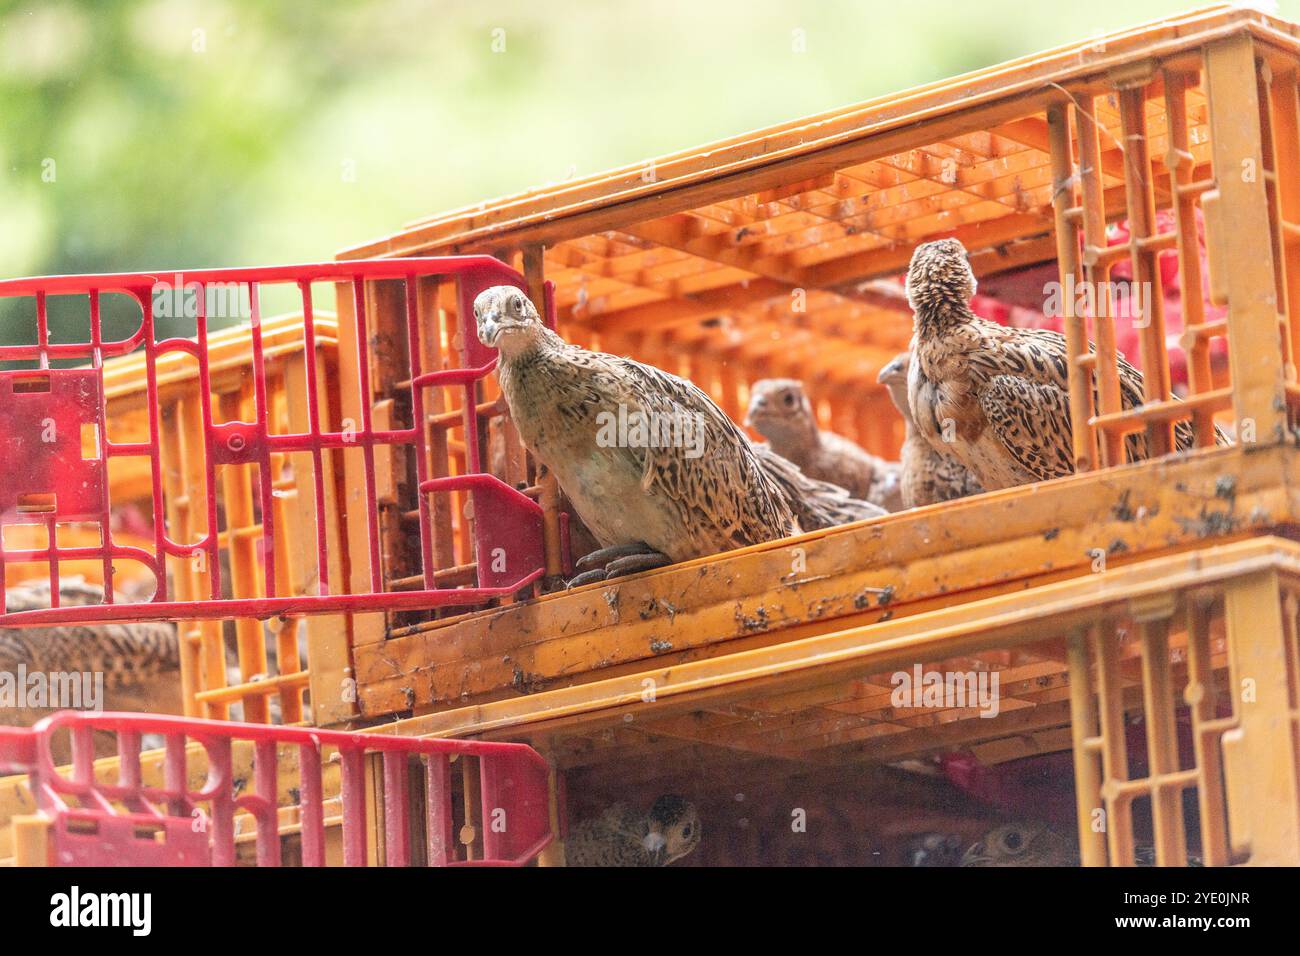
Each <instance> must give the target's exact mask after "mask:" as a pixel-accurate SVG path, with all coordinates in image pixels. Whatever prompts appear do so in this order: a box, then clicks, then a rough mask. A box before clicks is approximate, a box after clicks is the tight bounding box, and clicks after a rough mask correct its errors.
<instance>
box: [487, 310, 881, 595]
mask: <svg viewBox="0 0 1300 956" xmlns="http://www.w3.org/2000/svg"><path fill="white" fill-rule="evenodd" d="M474 315H475V319H476V321H477V326H478V336H479V339H480V340H481V341H482V342H483V343H484V344H485V345H488V346H491V347H493V348H496V349H497V351H498V353H499V364H498V366H497V376H498V379H499V380H500V383H501V393H502V395H504V396H505V399H506V402H507V403H508V404H509V406H510V412H511V416H512V418H513V419H514V421H515V425H516V427H517V428H518V429H519V435H520V438H521V439H522V440H523V442H524V444H525V446H527V448H528V450H529V451H530V452H532V453H533V455H534V456H535V457H536V458H537V459H538V460H539V461H541V462H542V463H544V464H545V465H546V466H547V467H548V468H550V469H551V470H552V472H553V473H554V474H555V477H556V479H557V481H558V482H559V484H560V487H561V488H562V489H563V490H564V492H565V494H566V495H567V496H568V498H569V500H570V502H572V504H573V507H574V510H575V511H576V512H577V514H578V517H579V518H581V519H582V521H583V523H584V524H585V525H586V526H587V528H588V529H590V531H591V533H592V534H593V535H594V537H595V538H596V540H597V541H598V542H599V543H600V545H601V550H599V551H597V552H595V553H594V554H592V555H588V556H587V557H586V558H584V559H582V560H581V561H579V562H578V569H579V570H583V571H587V570H588V569H591V570H590V571H589V573H585V574H582V575H579V576H578V578H575V579H574V581H573V582H570V583H571V584H585V583H587V582H588V581H591V580H600V579H603V578H606V577H614V576H617V575H619V574H626V573H629V572H631V571H638V570H645V569H647V568H652V567H658V566H660V565H664V564H669V563H673V562H677V561H686V560H689V559H691V558H698V557H705V556H707V555H711V554H716V553H718V552H720V551H727V550H730V549H732V548H739V547H744V546H746V545H751V544H759V543H761V542H764V541H771V540H773V539H776V538H782V537H786V536H787V535H791V534H797V533H800V532H802V531H811V530H815V529H817V528H821V527H827V526H829V525H832V524H840V523H844V522H846V521H853V520H858V519H861V518H870V517H875V516H877V515H880V514H883V512H882V511H881V510H880V509H879V508H876V507H875V506H873V505H871V504H869V503H867V502H862V501H856V500H854V499H852V498H851V497H850V496H849V495H848V493H847V492H845V491H844V490H843V489H840V488H837V487H835V486H833V485H829V484H827V483H825V482H817V481H814V480H812V479H810V478H807V477H806V476H804V475H802V474H801V473H800V472H799V471H798V469H797V468H795V467H794V466H793V465H791V464H790V463H789V462H784V461H782V460H780V459H779V458H778V457H777V456H775V455H774V454H772V453H771V452H770V451H760V450H758V449H756V448H755V447H754V446H753V445H752V444H751V443H750V441H749V439H748V438H746V437H745V435H744V434H743V433H742V432H741V431H740V429H738V428H737V427H736V426H735V424H734V423H733V422H732V421H731V419H729V418H728V417H727V415H726V413H724V412H723V411H722V410H721V409H720V408H718V406H717V405H715V404H714V403H713V401H712V400H711V399H710V398H709V397H708V396H707V395H705V394H704V393H703V392H702V391H700V389H698V388H696V387H695V386H694V385H692V384H691V383H690V382H688V381H686V380H685V379H682V378H678V377H677V376H676V375H670V374H669V373H667V372H664V371H662V370H660V369H657V368H654V367H653V366H649V365H642V364H641V363H640V362H634V361H632V360H631V359H626V358H619V357H617V356H614V355H607V354H604V353H600V352H589V351H587V350H586V349H583V348H580V347H578V346H576V345H571V344H569V343H567V342H565V341H564V340H563V339H561V338H560V337H559V336H558V335H556V334H555V333H554V332H552V331H551V330H549V329H548V328H546V326H545V325H543V324H542V321H541V319H540V318H539V316H538V314H537V310H536V308H535V307H534V306H533V304H532V302H530V301H529V300H528V297H527V296H525V295H524V294H523V293H522V292H520V291H519V290H518V289H515V288H513V287H511V286H496V287H494V288H491V289H487V290H485V291H484V292H482V293H480V294H479V296H478V298H477V299H476V300H475V302H474Z"/></svg>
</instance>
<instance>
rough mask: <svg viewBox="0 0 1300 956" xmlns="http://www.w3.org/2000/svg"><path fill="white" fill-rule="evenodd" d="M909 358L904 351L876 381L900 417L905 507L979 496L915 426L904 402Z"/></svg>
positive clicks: (971, 480) (969, 478)
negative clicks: (901, 421) (903, 433)
mask: <svg viewBox="0 0 1300 956" xmlns="http://www.w3.org/2000/svg"><path fill="white" fill-rule="evenodd" d="M911 363H912V356H911V353H909V352H904V353H903V354H902V355H899V356H897V357H896V358H895V359H894V360H893V361H892V362H890V363H889V364H888V365H886V366H885V367H884V368H882V369H881V370H880V375H879V376H878V378H877V380H878V381H879V382H880V384H882V385H884V386H885V388H886V389H887V390H888V391H889V398H890V400H891V401H892V402H893V403H894V407H895V408H897V409H898V413H899V414H900V415H902V416H903V426H904V428H905V429H906V432H905V437H904V439H903V453H902V456H901V457H902V459H903V461H902V466H903V467H902V480H901V482H900V485H901V488H902V493H903V506H904V507H905V508H919V507H921V506H922V505H932V504H934V503H936V502H939V501H952V500H953V499H954V498H964V497H966V496H967V495H978V494H979V493H980V492H982V491H983V490H984V489H983V488H981V487H980V483H979V482H978V481H976V480H975V476H974V475H972V474H971V473H970V471H968V470H967V468H966V466H965V465H963V464H962V463H961V462H959V461H958V460H957V459H956V458H954V457H952V455H949V454H945V453H944V452H941V451H939V450H938V449H937V448H935V447H934V446H933V445H931V444H930V443H929V442H928V441H926V440H925V438H924V437H923V436H922V435H921V432H920V430H919V429H918V428H917V427H916V419H914V418H913V417H912V408H911V406H910V405H908V403H907V373H908V368H909V367H910V366H911Z"/></svg>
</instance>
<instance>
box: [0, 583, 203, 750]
mask: <svg viewBox="0 0 1300 956" xmlns="http://www.w3.org/2000/svg"><path fill="white" fill-rule="evenodd" d="M103 600H104V592H103V589H102V588H100V587H99V586H98V585H94V584H87V583H85V582H83V581H82V580H80V579H65V580H63V581H62V582H61V584H60V587H59V603H60V604H61V605H63V606H65V607H71V606H74V605H85V604H100V603H102V602H103ZM5 601H6V604H7V606H8V610H9V611H11V612H18V611H30V610H34V609H36V608H44V607H49V606H50V586H49V583H48V582H45V581H42V582H39V583H36V584H20V585H16V586H14V587H11V588H8V589H7V590H6V591H5ZM20 668H21V669H22V671H23V672H25V673H26V674H28V675H35V674H42V675H44V676H45V679H46V680H47V681H48V680H50V679H51V678H50V675H53V674H60V675H68V674H90V675H103V685H102V688H103V694H104V697H103V699H102V700H98V701H86V700H83V701H81V702H80V706H82V707H89V706H98V707H99V708H100V709H102V710H121V711H147V712H150V713H172V714H178V713H180V712H181V710H182V707H181V693H180V691H181V686H180V649H179V646H178V642H177V638H176V625H174V624H171V623H167V622H160V623H141V622H126V621H121V622H117V621H115V622H109V623H103V624H60V625H56V626H54V627H3V628H0V673H7V674H11V675H13V674H17V673H19V672H20ZM64 679H66V678H64ZM19 691H20V692H21V691H22V688H19ZM93 692H94V691H93V690H92V693H93ZM16 703H17V709H16V710H12V711H9V712H8V715H7V716H6V717H5V718H4V719H3V720H0V723H7V724H14V725H16V726H20V727H25V726H30V725H31V724H34V723H36V721H37V720H39V719H40V718H42V717H46V716H48V715H49V714H51V713H53V712H54V711H55V710H58V709H59V707H60V705H62V706H72V705H70V704H68V702H67V701H62V702H60V701H57V700H54V699H49V700H46V701H44V702H42V701H39V700H25V699H24V700H19V701H16ZM42 704H44V705H46V706H42ZM110 744H111V740H109V739H108V738H107V737H105V738H104V739H99V738H97V739H96V751H97V754H98V755H101V756H102V755H105V754H108V753H111V752H112V748H111V747H110V746H109V745H110ZM55 751H56V752H55V754H54V756H55V759H56V761H64V760H67V759H68V758H69V756H70V755H69V752H68V750H67V745H66V743H65V742H64V741H62V740H59V741H56V746H55Z"/></svg>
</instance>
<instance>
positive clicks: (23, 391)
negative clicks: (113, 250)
mask: <svg viewBox="0 0 1300 956" xmlns="http://www.w3.org/2000/svg"><path fill="white" fill-rule="evenodd" d="M178 275H180V276H182V277H183V280H184V283H185V288H187V289H193V290H195V293H196V306H197V312H198V314H197V317H196V318H195V320H194V321H195V326H196V330H197V331H196V336H195V337H194V338H193V339H189V338H175V337H172V338H162V339H159V338H158V336H157V335H156V334H155V316H154V301H153V293H154V290H155V287H156V286H157V284H158V283H159V281H160V280H161V281H163V282H167V281H169V280H170V279H171V278H172V276H171V274H165V273H159V274H149V273H124V274H113V275H85V276H54V277H43V278H31V279H13V280H8V281H2V282H0V299H5V298H15V297H32V298H34V299H35V313H36V318H35V329H34V331H33V334H32V336H31V337H32V339H33V340H34V341H33V342H31V343H30V344H23V345H8V346H0V362H7V363H9V364H15V363H17V364H22V365H24V366H26V367H24V368H20V369H8V370H0V524H3V525H15V524H17V525H37V526H43V527H44V528H45V533H46V535H47V540H46V541H45V542H44V546H38V547H27V548H23V549H14V548H10V549H7V550H6V548H5V546H4V541H3V537H2V536H0V602H3V600H4V599H3V590H4V585H5V571H6V568H8V567H9V566H11V565H14V564H24V565H27V566H28V567H31V566H32V565H34V564H40V565H44V564H48V566H49V573H48V578H49V581H50V584H51V592H52V596H53V606H52V607H50V608H45V609H39V610H32V611H25V612H22V613H21V614H16V613H4V611H5V607H4V604H3V603H0V626H6V625H9V626H20V625H22V626H33V625H51V624H56V623H71V622H89V621H105V620H159V619H178V620H179V619H198V618H262V619H266V618H271V617H275V616H285V615H299V614H311V613H337V612H363V611H399V610H406V609H422V608H434V607H442V606H451V605H474V604H482V603H484V602H486V601H489V600H491V599H493V598H497V597H502V596H505V595H510V594H514V593H516V592H518V591H519V590H521V589H522V588H525V587H527V586H528V585H529V584H531V583H532V582H534V581H536V580H537V579H538V578H539V577H541V575H542V574H543V572H544V569H545V555H544V547H543V543H542V534H543V532H542V512H541V508H540V507H539V506H538V504H537V503H536V502H535V501H534V500H532V499H531V498H529V497H528V496H527V495H524V494H522V493H521V492H519V491H518V490H516V489H515V488H513V487H511V486H510V485H508V484H506V483H505V482H503V481H501V480H499V479H498V478H496V477H494V476H493V475H491V474H488V473H487V468H486V467H485V465H484V460H483V459H484V450H483V449H481V448H480V447H479V446H480V442H479V435H478V419H477V415H478V412H477V411H476V410H475V407H476V401H475V391H476V387H477V386H478V383H479V382H480V381H482V380H483V379H484V378H485V377H486V376H487V375H489V374H490V373H491V372H492V370H493V369H494V368H495V365H496V356H495V352H494V351H493V350H491V349H488V348H487V347H486V346H483V345H482V344H481V343H480V342H479V341H478V338H477V335H476V330H475V328H474V316H473V301H474V298H475V297H476V296H477V295H478V293H479V292H480V291H482V290H483V289H485V288H487V287H489V286H493V285H502V284H505V285H515V286H518V287H521V288H522V287H523V284H524V283H523V279H522V277H521V276H520V275H519V273H517V272H516V271H515V270H513V269H511V268H509V267H508V266H506V265H504V264H502V263H501V262H499V261H498V260H496V259H493V258H491V257H488V256H454V257H443V258H409V259H380V260H363V261H352V262H336V263H323V264H316V265H302V266H272V267H263V268H250V269H209V270H196V271H190V272H184V273H179V274H178ZM426 279H436V280H438V281H443V282H448V283H455V287H456V296H457V303H458V308H457V316H458V322H459V327H458V329H457V330H456V331H457V335H458V344H457V348H458V349H459V351H460V354H461V359H462V367H459V368H440V369H424V368H421V367H420V361H421V359H420V356H421V348H420V338H421V335H422V334H423V335H430V334H437V330H438V323H437V320H436V317H433V316H426V315H422V314H421V311H422V305H421V301H420V298H419V295H418V293H417V283H418V282H419V281H420V280H426ZM385 280H387V281H392V280H400V281H402V282H403V283H404V284H405V311H406V328H405V333H406V339H407V341H406V347H407V353H408V355H409V356H410V357H411V359H410V370H409V371H410V375H409V379H408V380H407V382H406V383H405V385H404V386H403V387H402V389H401V390H402V391H403V393H404V394H405V396H406V397H407V398H408V399H409V403H410V408H411V419H412V421H413V423H414V424H413V425H412V427H397V428H388V429H382V428H377V427H375V425H374V422H373V420H372V415H373V410H372V407H371V404H370V401H369V400H365V399H364V397H365V396H366V395H368V386H369V377H370V368H369V366H370V355H369V350H370V348H371V346H370V345H369V344H368V338H369V335H368V333H367V332H366V331H365V330H367V329H368V328H369V326H368V324H367V298H366V284H367V283H373V282H378V281H385ZM314 282H317V283H319V282H329V283H336V284H343V285H344V286H345V287H346V286H347V285H350V286H351V292H352V300H353V303H354V307H355V311H356V321H357V326H358V329H360V330H363V334H359V335H358V336H357V368H356V374H357V378H358V381H359V382H360V386H361V388H360V390H361V397H359V399H358V401H359V407H360V418H361V421H360V423H359V427H357V428H355V429H342V430H331V429H329V428H327V427H325V426H324V425H323V424H322V422H321V420H320V411H319V409H318V408H317V402H316V400H315V398H316V396H318V395H320V394H321V391H320V390H321V389H328V387H329V386H330V385H331V384H332V383H320V382H318V381H317V380H316V378H317V373H316V369H315V365H314V364H313V363H312V362H310V361H309V362H307V363H306V370H307V372H306V374H307V388H308V395H310V396H312V399H313V400H311V401H309V402H308V410H309V419H310V427H309V428H308V429H307V430H305V431H301V432H298V433H293V434H276V433H272V431H271V430H270V429H269V428H268V425H267V381H266V371H265V368H264V360H263V353H262V338H261V333H260V330H261V319H260V315H259V296H258V291H259V288H260V287H262V286H265V285H272V284H287V285H290V286H296V287H297V290H298V293H299V295H300V297H301V302H302V316H303V342H304V347H305V351H306V354H308V355H311V354H313V353H314V348H315V346H314V321H313V317H312V302H311V294H310V293H311V285H312V283H314ZM218 283H219V284H221V286H220V287H221V288H224V289H229V288H230V287H231V286H232V285H233V287H234V288H236V289H237V290H240V291H241V292H243V291H246V292H247V295H248V299H249V308H250V312H251V316H250V322H251V327H250V329H249V332H250V339H251V348H252V358H253V361H252V363H251V369H252V376H253V382H252V386H253V388H252V391H253V395H254V397H255V409H256V414H255V416H254V419H255V420H253V421H248V422H244V421H227V422H218V421H214V420H213V410H212V409H211V408H210V407H208V406H207V404H206V403H205V407H204V414H203V435H202V442H201V448H200V449H198V451H199V452H201V454H202V456H203V463H202V464H203V471H204V474H205V475H206V487H204V488H186V489H185V493H186V494H187V495H189V496H197V497H199V498H200V500H201V501H202V502H203V503H204V504H206V512H207V523H206V528H207V531H206V533H205V534H204V536H203V537H202V538H200V539H199V540H197V541H177V540H174V538H172V537H171V536H169V534H168V531H167V527H166V521H165V515H166V513H167V511H166V502H165V500H164V498H165V490H164V482H163V479H162V469H163V467H164V465H163V461H162V454H161V452H160V449H159V434H160V425H159V408H158V395H157V392H158V387H157V381H156V378H157V375H156V363H157V361H158V359H159V357H161V356H163V355H166V354H168V353H184V354H186V355H189V356H192V357H193V359H194V360H195V361H196V362H197V367H198V377H199V382H200V388H201V389H202V391H203V393H204V394H206V393H207V392H208V390H209V385H208V381H209V380H208V351H207V348H208V317H207V315H206V305H207V301H206V299H207V293H208V290H209V289H210V288H214V287H217V284H218ZM112 293H124V294H125V295H127V296H129V297H130V298H131V299H133V300H134V301H135V303H136V304H137V305H138V306H139V308H140V313H141V315H140V327H139V329H138V330H136V331H135V332H134V333H133V334H132V335H130V336H129V337H127V338H125V339H120V340H113V341H105V340H104V335H103V322H102V316H101V308H102V304H101V300H102V298H103V296H104V295H106V294H112ZM51 296H81V297H85V299H86V301H87V303H88V308H87V313H86V325H85V335H84V339H85V341H81V342H55V341H52V340H51V334H50V328H49V319H48V300H49V298H50V297H51ZM548 306H549V303H548ZM547 311H548V318H549V319H550V320H551V321H552V322H553V315H552V314H553V308H549V307H548V310H547ZM135 351H141V352H143V354H144V356H145V367H146V377H147V385H148V387H147V395H146V402H147V406H148V412H149V432H150V439H151V440H149V441H133V442H126V443H117V442H113V441H111V440H110V439H109V430H108V427H107V424H106V411H105V397H104V384H103V362H104V360H105V359H108V358H111V357H114V356H118V355H126V354H128V353H131V352H135ZM69 361H76V362H83V363H85V365H86V367H82V368H53V367H51V363H52V362H64V363H66V362H69ZM434 388H452V389H463V390H464V396H465V399H464V401H463V402H462V404H461V409H462V413H463V414H462V417H463V422H464V432H465V445H466V456H465V457H466V461H465V469H464V471H465V473H464V474H458V475H453V476H450V477H446V476H444V477H431V476H430V475H429V464H428V461H429V456H428V435H427V433H426V431H425V428H423V427H421V423H422V422H424V421H425V420H426V417H425V411H424V409H425V395H426V392H427V391H428V390H429V389H434ZM86 428H89V429H92V430H93V431H94V433H95V435H96V438H97V441H96V442H95V447H94V450H93V451H92V452H91V453H90V454H87V453H86V451H85V448H84V439H83V429H86ZM384 446H406V447H409V448H410V449H411V451H412V452H413V453H414V458H415V462H416V469H417V480H416V483H415V486H416V488H417V489H418V524H419V554H420V557H421V558H422V562H423V567H422V577H423V586H422V587H419V588H416V589H402V590H387V589H386V588H385V582H384V576H383V573H382V570H381V563H382V560H383V559H382V557H381V529H380V523H379V519H378V513H377V508H378V502H377V498H376V462H375V453H376V449H378V448H381V447H384ZM348 448H359V449H361V452H362V454H363V458H364V488H363V489H361V491H363V492H364V497H363V498H362V499H361V500H362V501H363V502H364V505H365V508H366V516H365V518H364V524H365V528H366V532H367V535H366V540H367V547H366V549H365V552H364V553H360V554H358V553H354V552H355V551H356V550H357V549H355V548H354V549H352V552H350V553H349V558H350V560H351V562H352V563H353V564H354V565H355V564H357V563H358V562H362V567H363V568H365V567H366V566H367V564H368V571H369V573H368V575H365V574H363V575H361V576H360V577H362V578H364V579H365V580H366V581H367V582H368V585H369V586H368V588H365V589H364V590H362V589H361V588H358V587H355V586H354V587H353V588H352V589H351V590H350V591H349V592H348V593H343V592H344V591H348V588H347V586H346V582H337V581H331V580H330V575H329V564H330V562H329V555H328V553H327V552H328V545H327V540H328V536H327V532H326V524H327V521H332V520H334V516H333V515H329V516H327V514H326V492H325V488H324V486H323V480H324V479H323V473H324V469H323V467H322V458H323V456H326V455H331V454H335V453H336V452H335V450H338V449H348ZM290 453H297V454H299V455H304V454H305V455H309V456H310V458H311V460H312V461H313V464H314V467H313V469H312V472H313V473H312V476H311V479H310V480H311V481H312V482H314V489H312V488H311V485H310V484H308V485H307V486H306V488H305V490H304V493H305V494H308V495H310V494H312V492H313V491H314V498H315V517H316V522H315V523H316V541H315V548H314V551H315V554H316V560H317V568H318V574H317V581H316V593H314V594H284V593H277V590H276V587H277V584H276V572H275V561H276V553H277V552H276V541H277V535H278V534H280V533H281V532H280V529H279V528H277V527H276V525H275V522H274V520H272V519H273V515H274V509H273V508H272V506H271V501H272V496H273V494H274V489H273V484H274V476H273V475H272V474H271V471H272V467H271V455H272V454H277V455H281V456H283V455H285V454H290ZM130 457H136V458H143V459H145V460H146V461H147V462H148V467H149V469H150V471H151V474H152V489H153V490H152V502H151V505H152V515H151V517H152V535H153V547H152V549H147V548H142V547H139V546H127V545H124V544H119V543H116V542H115V541H114V539H113V528H112V521H111V520H110V519H111V516H112V513H113V507H114V504H115V503H114V502H113V501H112V500H110V499H111V494H110V490H109V488H110V485H109V482H108V479H107V469H108V464H109V462H110V460H113V459H119V458H130ZM231 465H233V466H240V465H256V466H257V473H258V476H259V477H258V487H256V488H255V497H256V498H257V501H258V507H259V509H260V513H261V515H262V516H263V520H262V521H261V531H260V542H259V544H260V554H261V565H262V566H261V578H262V581H261V596H259V597H256V598H252V597H238V598H233V597H224V596H223V590H222V580H221V578H222V573H221V561H220V553H219V547H220V546H219V535H220V532H219V528H218V503H217V498H218V494H217V481H216V469H217V468H218V467H221V466H231ZM451 492H463V493H465V494H466V495H467V496H468V498H469V500H470V502H471V508H472V514H473V515H474V521H473V523H472V525H473V544H474V552H475V559H474V562H475V566H476V580H475V582H474V583H473V585H472V586H467V587H448V586H442V587H440V586H438V584H437V583H436V581H435V572H436V571H437V568H436V567H435V565H434V560H433V554H434V544H433V530H432V526H431V517H430V515H431V509H430V504H429V496H430V495H432V494H446V493H451ZM351 520H354V521H356V520H358V519H357V518H356V517H355V515H353V516H351ZM61 523H82V524H87V523H88V524H91V525H95V524H97V525H98V526H99V528H100V540H99V543H98V544H97V545H90V546H85V545H83V546H76V547H70V546H66V545H60V542H59V541H58V534H57V529H58V527H59V526H60V524H61ZM290 543H291V544H293V545H294V546H295V547H303V546H306V547H307V548H309V549H310V548H311V545H308V544H306V542H290ZM196 552H202V553H204V554H205V556H206V560H207V563H208V566H209V567H210V568H211V574H210V583H211V591H210V594H209V595H208V596H207V597H205V598H204V599H202V600H195V601H177V600H174V599H172V598H170V597H169V595H168V582H167V574H166V570H167V561H168V559H169V558H171V559H192V558H193V557H194V555H195V554H196ZM494 554H495V555H501V554H505V555H507V556H508V560H507V561H505V562H504V567H505V568H507V569H508V570H505V571H503V570H501V566H500V564H499V563H498V562H495V561H493V560H492V558H493V555H494ZM115 559H116V560H131V561H137V562H140V563H141V564H142V565H144V566H145V567H146V568H148V569H149V570H150V571H151V572H152V573H153V574H154V576H155V578H156V579H157V582H158V583H157V591H156V593H155V594H154V596H153V599H152V601H151V602H148V603H136V604H129V605H125V604H117V605H115V604H114V603H113V594H112V588H111V587H109V588H106V592H107V593H106V596H105V601H106V603H105V604H103V605H93V606H78V607H60V606H59V601H58V594H59V587H58V585H59V576H60V571H59V567H60V564H61V563H62V562H65V561H76V560H81V561H85V560H93V561H102V563H103V567H104V579H105V581H111V579H112V565H113V561H114V560H115Z"/></svg>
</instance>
